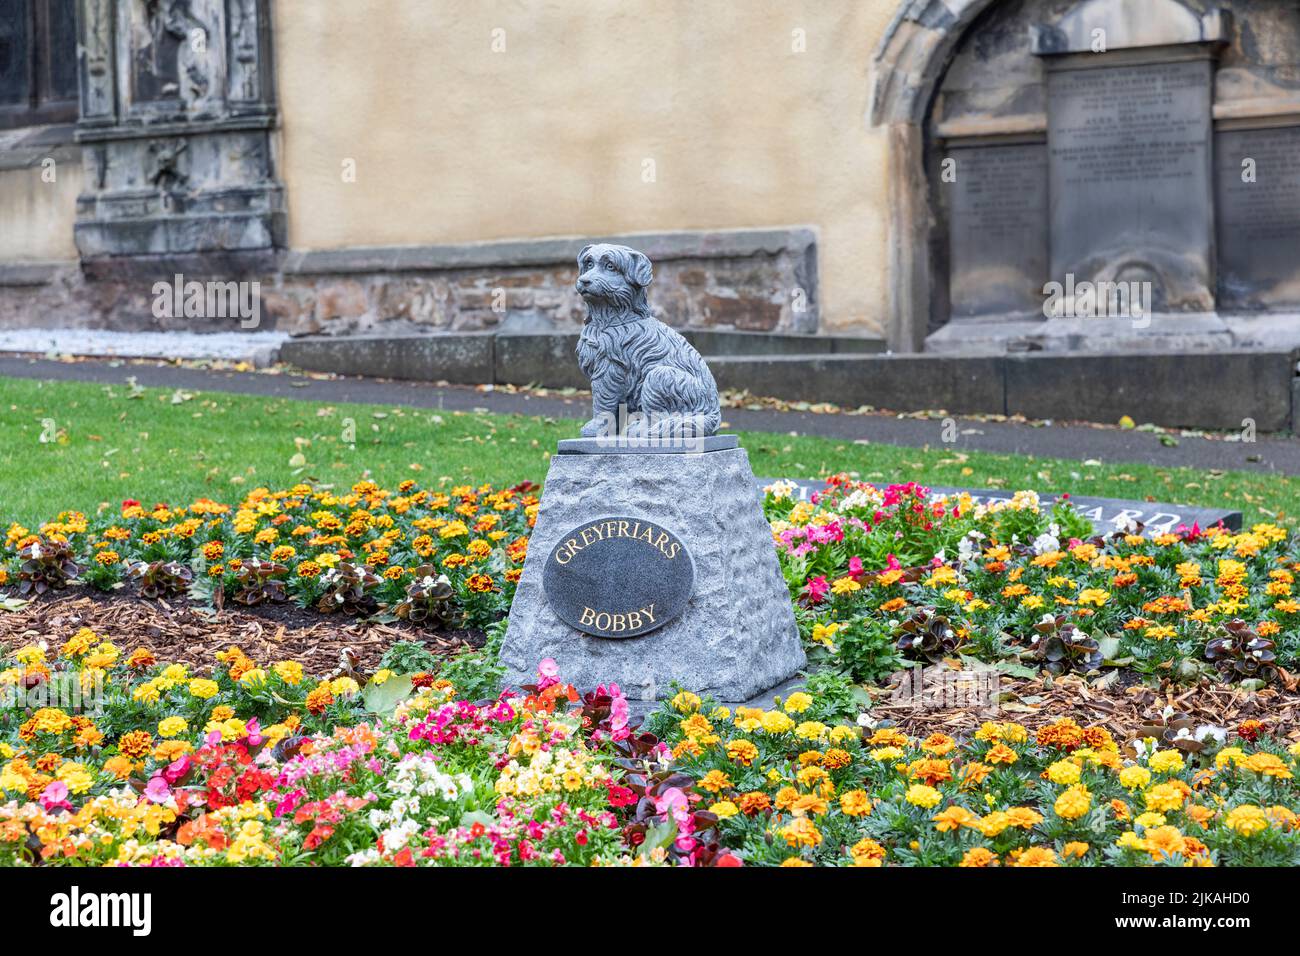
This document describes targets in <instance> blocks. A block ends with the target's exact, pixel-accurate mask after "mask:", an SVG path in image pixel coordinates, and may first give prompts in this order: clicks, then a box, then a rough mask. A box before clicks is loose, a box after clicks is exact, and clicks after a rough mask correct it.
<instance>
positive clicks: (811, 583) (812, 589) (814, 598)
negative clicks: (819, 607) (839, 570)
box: [804, 574, 831, 604]
mask: <svg viewBox="0 0 1300 956" xmlns="http://www.w3.org/2000/svg"><path fill="white" fill-rule="evenodd" d="M830 591H831V585H830V582H829V581H827V580H826V578H825V577H823V576H822V575H820V574H819V575H818V576H817V577H815V578H809V579H808V583H807V584H806V585H804V593H805V594H807V595H808V600H809V601H811V602H812V603H813V604H819V603H821V602H822V601H824V600H825V599H826V595H827V594H829V593H830Z"/></svg>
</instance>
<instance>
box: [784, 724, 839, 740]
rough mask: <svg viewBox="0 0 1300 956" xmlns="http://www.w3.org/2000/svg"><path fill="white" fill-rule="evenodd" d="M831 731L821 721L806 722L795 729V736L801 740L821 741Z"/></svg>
mask: <svg viewBox="0 0 1300 956" xmlns="http://www.w3.org/2000/svg"><path fill="white" fill-rule="evenodd" d="M829 731H830V728H829V727H827V726H826V725H825V724H823V723H822V722H821V721H819V720H805V721H803V722H802V723H801V724H799V725H798V726H797V727H795V729H794V735H795V736H796V737H798V738H799V739H801V740H821V739H822V738H823V737H825V736H826V734H827V733H828V732H829ZM778 732H779V731H778Z"/></svg>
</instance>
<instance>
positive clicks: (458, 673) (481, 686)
mask: <svg viewBox="0 0 1300 956" xmlns="http://www.w3.org/2000/svg"><path fill="white" fill-rule="evenodd" d="M506 623H507V622H506V621H504V620H502V621H498V622H496V623H495V624H492V625H489V626H488V628H487V641H486V642H485V643H484V645H483V646H482V647H479V648H473V649H466V650H463V651H461V652H460V653H458V654H456V655H455V656H454V657H452V658H451V659H450V660H448V661H446V663H444V664H443V665H442V667H441V668H440V669H439V671H438V676H439V677H441V678H443V679H444V680H449V681H451V683H452V686H454V687H455V688H456V691H457V692H458V693H459V694H460V696H461V697H462V698H464V699H465V700H485V699H487V698H491V697H496V696H497V694H499V693H501V682H502V679H503V678H504V677H505V673H506V669H505V665H503V664H502V663H501V641H502V640H503V639H504V638H505V636H506Z"/></svg>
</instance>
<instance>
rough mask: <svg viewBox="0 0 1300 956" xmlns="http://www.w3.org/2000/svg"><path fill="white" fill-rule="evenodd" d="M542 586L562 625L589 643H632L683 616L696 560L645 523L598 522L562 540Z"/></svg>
mask: <svg viewBox="0 0 1300 956" xmlns="http://www.w3.org/2000/svg"><path fill="white" fill-rule="evenodd" d="M542 588H543V589H544V590H545V591H546V599H547V600H548V601H549V602H550V604H551V607H552V609H554V611H555V613H556V614H557V615H559V617H560V619H561V620H562V621H564V622H565V623H566V624H569V625H571V626H573V627H576V628H577V629H578V630H580V631H583V632H585V633H587V634H591V635H593V636H595V637H610V638H624V637H636V636H637V635H639V634H645V633H647V632H649V631H653V630H654V629H655V628H657V627H662V626H663V625H665V624H667V623H668V622H669V621H671V620H672V619H673V618H675V617H677V615H679V614H681V613H682V610H683V608H685V607H686V602H687V601H689V600H690V598H691V593H692V592H693V591H694V590H695V562H694V561H693V560H692V559H691V555H690V552H689V551H687V550H686V545H685V544H684V543H682V540H681V539H680V538H678V537H677V535H675V534H673V533H672V532H671V531H669V530H668V529H667V528H664V527H661V526H660V525H657V524H655V523H654V522H653V521H646V520H645V519H644V518H628V517H622V516H618V517H609V518H596V519H594V520H592V521H589V522H587V523H585V524H582V525H579V526H578V527H577V528H575V529H573V530H572V531H570V532H569V533H568V534H566V535H563V536H562V537H561V538H560V541H559V543H558V544H557V545H556V546H555V547H554V548H553V549H552V550H551V554H550V556H549V557H548V558H547V559H546V568H545V569H544V570H543V572H542Z"/></svg>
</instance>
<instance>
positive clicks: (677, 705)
mask: <svg viewBox="0 0 1300 956" xmlns="http://www.w3.org/2000/svg"><path fill="white" fill-rule="evenodd" d="M669 703H670V704H672V706H673V708H674V709H675V710H677V711H678V712H679V713H683V714H687V713H690V712H691V711H695V710H699V709H700V698H699V697H698V696H696V695H695V694H692V693H691V692H690V691H688V690H683V691H680V692H678V694H677V696H676V697H674V698H673V699H672V700H671V701H669Z"/></svg>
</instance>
